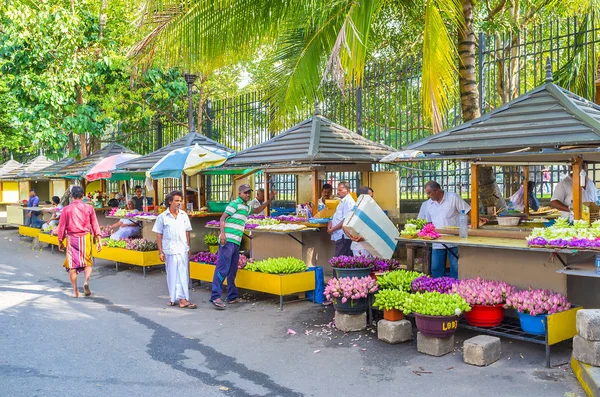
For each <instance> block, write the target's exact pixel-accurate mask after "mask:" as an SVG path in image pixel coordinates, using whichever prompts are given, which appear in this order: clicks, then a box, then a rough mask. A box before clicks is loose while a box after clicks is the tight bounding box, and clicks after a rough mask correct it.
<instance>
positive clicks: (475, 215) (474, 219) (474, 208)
mask: <svg viewBox="0 0 600 397" xmlns="http://www.w3.org/2000/svg"><path fill="white" fill-rule="evenodd" d="M478 171H479V169H478V168H477V164H471V228H472V229H477V228H479V185H478V184H477V172H478Z"/></svg>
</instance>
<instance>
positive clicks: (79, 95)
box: [77, 87, 87, 158]
mask: <svg viewBox="0 0 600 397" xmlns="http://www.w3.org/2000/svg"><path fill="white" fill-rule="evenodd" d="M77 105H78V106H80V105H83V92H82V91H81V87H77ZM85 138H86V137H85V132H82V133H81V134H79V153H80V155H81V158H85V157H87V142H86V141H87V140H86V139H85Z"/></svg>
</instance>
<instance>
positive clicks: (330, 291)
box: [323, 277, 378, 304]
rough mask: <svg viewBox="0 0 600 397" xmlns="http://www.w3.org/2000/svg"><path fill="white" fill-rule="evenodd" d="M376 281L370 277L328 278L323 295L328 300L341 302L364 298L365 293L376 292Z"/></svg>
mask: <svg viewBox="0 0 600 397" xmlns="http://www.w3.org/2000/svg"><path fill="white" fill-rule="evenodd" d="M377 289H378V287H377V282H376V281H375V280H373V279H372V278H371V277H361V278H358V277H343V278H335V277H333V278H330V279H329V281H328V282H327V286H326V287H325V291H324V292H323V295H325V299H327V301H328V302H331V301H333V303H334V304H336V303H337V301H338V299H341V303H342V304H343V303H346V302H348V301H356V300H359V299H365V298H366V297H367V295H369V294H372V293H375V292H377Z"/></svg>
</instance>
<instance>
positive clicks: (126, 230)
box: [109, 200, 142, 240]
mask: <svg viewBox="0 0 600 397" xmlns="http://www.w3.org/2000/svg"><path fill="white" fill-rule="evenodd" d="M127 210H128V211H130V212H137V210H136V209H135V204H134V203H133V200H128V201H127ZM109 227H110V228H111V230H112V229H116V231H115V232H114V233H112V234H111V235H110V239H111V240H121V239H124V238H133V237H140V236H141V234H142V227H141V225H140V223H139V222H138V221H134V220H133V219H127V218H123V219H120V220H119V222H117V223H114V224H112V225H110V226H109Z"/></svg>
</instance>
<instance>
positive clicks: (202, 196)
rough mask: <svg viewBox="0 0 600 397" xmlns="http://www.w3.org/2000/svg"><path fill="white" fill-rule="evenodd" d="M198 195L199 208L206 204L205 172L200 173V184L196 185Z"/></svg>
mask: <svg viewBox="0 0 600 397" xmlns="http://www.w3.org/2000/svg"><path fill="white" fill-rule="evenodd" d="M198 195H199V196H200V208H202V207H205V206H206V174H201V175H200V186H199V187H198Z"/></svg>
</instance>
